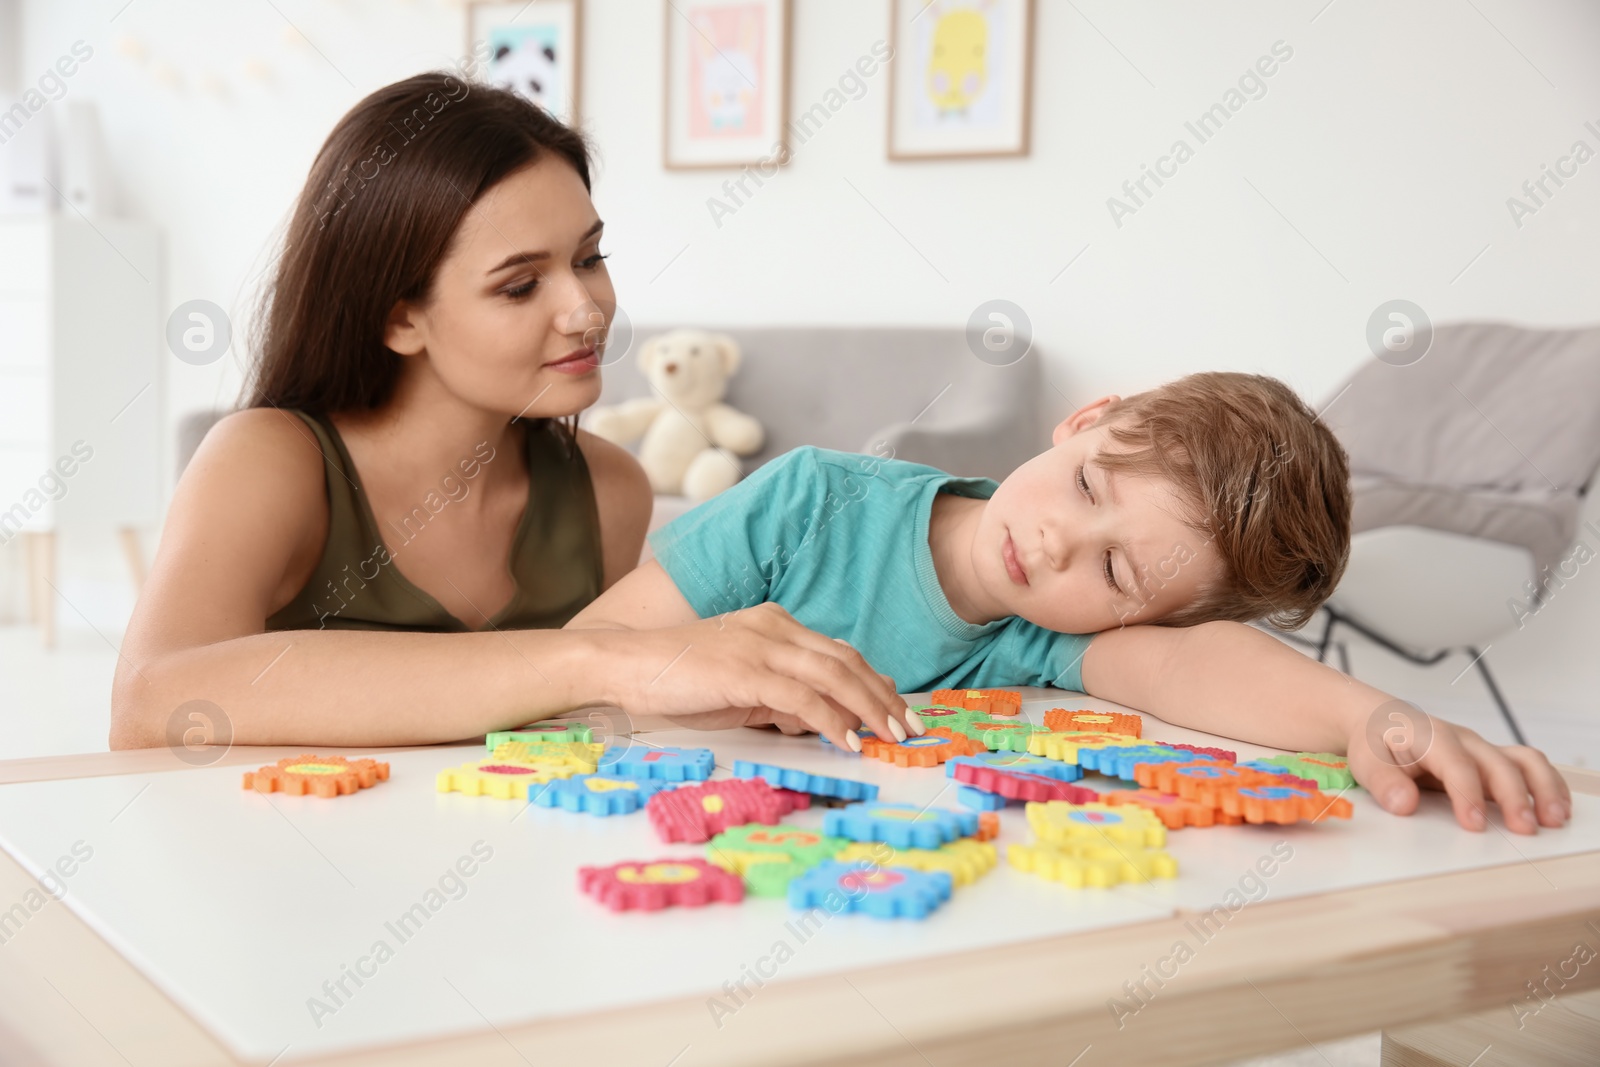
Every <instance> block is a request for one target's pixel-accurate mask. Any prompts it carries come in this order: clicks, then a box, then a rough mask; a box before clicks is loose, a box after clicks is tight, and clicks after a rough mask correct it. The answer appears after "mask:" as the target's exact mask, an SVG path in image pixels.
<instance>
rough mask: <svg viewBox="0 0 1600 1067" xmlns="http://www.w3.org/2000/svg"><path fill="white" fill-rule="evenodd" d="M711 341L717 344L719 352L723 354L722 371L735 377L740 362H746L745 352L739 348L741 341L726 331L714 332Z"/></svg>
mask: <svg viewBox="0 0 1600 1067" xmlns="http://www.w3.org/2000/svg"><path fill="white" fill-rule="evenodd" d="M711 341H712V343H713V344H715V345H716V346H717V353H718V354H719V355H721V356H722V373H723V374H725V375H727V376H728V377H730V378H731V377H733V375H734V372H735V371H737V370H738V369H739V364H740V363H742V362H744V352H743V351H741V350H740V348H739V342H738V341H735V340H734V339H733V338H732V337H729V336H728V335H727V334H725V333H714V334H712V335H711Z"/></svg>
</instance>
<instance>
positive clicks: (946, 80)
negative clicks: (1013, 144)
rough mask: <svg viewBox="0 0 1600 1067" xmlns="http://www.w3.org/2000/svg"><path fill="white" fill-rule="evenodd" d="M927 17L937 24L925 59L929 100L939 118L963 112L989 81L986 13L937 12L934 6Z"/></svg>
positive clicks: (976, 10)
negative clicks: (933, 18) (935, 20)
mask: <svg viewBox="0 0 1600 1067" xmlns="http://www.w3.org/2000/svg"><path fill="white" fill-rule="evenodd" d="M988 6H989V5H988V4H987V3H986V4H984V5H983V8H987V7H988ZM930 13H931V14H934V15H937V16H938V19H939V21H938V22H937V23H935V24H934V28H933V48H932V50H931V51H930V53H929V56H928V83H927V85H928V97H929V99H931V100H932V101H933V104H934V106H935V107H937V108H938V109H939V111H940V113H941V114H949V113H951V112H965V111H966V109H967V107H968V106H969V105H971V103H972V102H973V101H974V100H976V99H977V98H978V95H979V94H980V93H982V92H983V87H984V85H985V84H986V83H987V82H988V79H989V16H988V12H987V11H986V10H983V9H980V8H974V7H962V8H955V9H953V10H948V11H940V10H939V5H937V4H935V6H934V8H933V10H932V12H930Z"/></svg>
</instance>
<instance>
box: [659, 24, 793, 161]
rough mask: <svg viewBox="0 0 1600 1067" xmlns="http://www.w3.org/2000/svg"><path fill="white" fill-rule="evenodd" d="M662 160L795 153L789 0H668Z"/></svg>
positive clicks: (771, 157) (757, 158)
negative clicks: (792, 143) (790, 147)
mask: <svg viewBox="0 0 1600 1067" xmlns="http://www.w3.org/2000/svg"><path fill="white" fill-rule="evenodd" d="M662 11H663V12H664V17H665V19H666V24H665V33H664V34H663V41H664V44H665V56H664V62H663V64H662V67H663V71H664V78H665V85H664V86H663V91H662V94H661V98H662V106H663V109H664V110H663V112H662V163H663V165H664V166H666V167H667V169H669V170H678V169H691V168H700V167H741V166H745V165H747V164H751V163H759V162H765V161H768V160H773V161H775V162H781V161H782V160H785V159H787V158H788V151H787V148H788V143H789V135H788V129H787V127H788V122H789V0H666V2H665V3H664V4H663V5H662Z"/></svg>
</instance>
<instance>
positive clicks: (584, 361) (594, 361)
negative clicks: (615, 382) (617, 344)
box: [545, 345, 600, 374]
mask: <svg viewBox="0 0 1600 1067" xmlns="http://www.w3.org/2000/svg"><path fill="white" fill-rule="evenodd" d="M599 366H600V357H599V354H598V353H597V352H596V351H595V348H594V346H593V345H590V346H589V347H588V348H582V349H579V350H578V351H576V352H573V353H572V354H570V355H567V356H563V357H561V358H560V359H558V360H556V361H555V362H554V363H546V364H545V367H546V368H547V369H549V370H553V371H556V372H557V373H559V374H588V373H589V372H590V371H592V370H595V369H596V368H598V367H599Z"/></svg>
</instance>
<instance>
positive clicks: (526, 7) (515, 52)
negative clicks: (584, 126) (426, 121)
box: [467, 0, 583, 126]
mask: <svg viewBox="0 0 1600 1067" xmlns="http://www.w3.org/2000/svg"><path fill="white" fill-rule="evenodd" d="M467 54H468V55H469V56H473V57H475V58H481V62H482V68H483V79H484V81H486V82H488V83H489V84H490V85H498V86H501V87H502V88H507V89H511V90H513V91H514V92H517V93H520V94H522V95H523V96H525V97H527V98H528V99H529V100H532V101H533V102H534V103H536V104H538V105H539V106H540V107H542V108H544V109H545V110H546V111H548V112H550V113H551V114H552V115H554V116H555V117H556V118H558V119H560V120H561V121H562V122H565V123H566V124H567V125H569V126H575V125H577V123H578V96H579V86H580V85H581V84H582V78H581V76H580V75H581V73H582V58H583V0H514V2H511V3H498V2H497V3H478V2H473V3H469V4H468V5H467Z"/></svg>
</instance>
